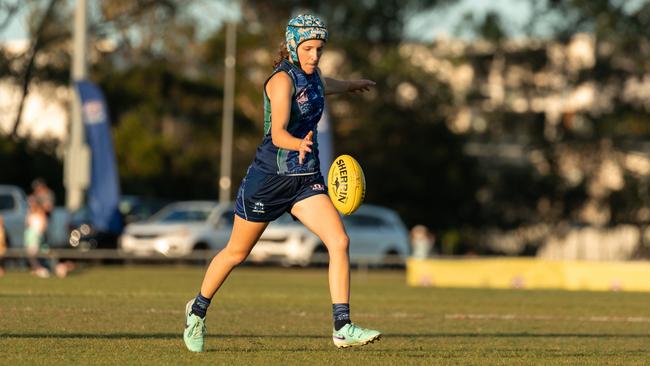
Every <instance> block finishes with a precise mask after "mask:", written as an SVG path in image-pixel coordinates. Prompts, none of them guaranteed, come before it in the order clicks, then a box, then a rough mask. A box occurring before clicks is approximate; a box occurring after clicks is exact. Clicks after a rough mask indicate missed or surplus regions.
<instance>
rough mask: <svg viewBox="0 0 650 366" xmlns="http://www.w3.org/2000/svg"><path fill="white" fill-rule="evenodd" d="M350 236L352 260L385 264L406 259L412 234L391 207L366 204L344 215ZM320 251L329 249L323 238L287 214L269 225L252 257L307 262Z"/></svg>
mask: <svg viewBox="0 0 650 366" xmlns="http://www.w3.org/2000/svg"><path fill="white" fill-rule="evenodd" d="M342 218H343V223H344V224H345V230H346V232H347V233H348V236H349V237H350V260H351V261H352V262H353V263H354V262H364V263H367V264H373V265H377V264H383V263H385V259H386V258H387V257H389V256H396V257H397V258H398V259H400V260H404V259H405V258H406V257H407V256H408V254H409V250H410V249H409V248H410V245H409V236H408V231H407V229H406V227H405V226H404V223H403V222H402V220H401V219H400V217H399V215H398V214H397V213H396V212H395V211H393V210H391V209H388V208H385V207H380V206H375V205H369V204H365V205H363V206H361V207H360V208H359V209H358V210H357V211H356V212H355V213H354V214H352V215H351V216H343V217H342ZM318 253H327V249H326V248H325V246H324V245H323V243H322V242H321V240H320V239H319V238H318V237H317V236H316V235H314V234H313V233H312V232H311V231H309V230H308V229H307V228H306V227H305V226H303V225H302V224H301V223H300V222H298V221H294V220H293V219H292V218H291V216H290V215H288V214H286V215H283V216H282V217H280V218H279V219H278V220H276V221H275V222H273V223H271V224H270V225H269V227H268V228H267V229H266V231H265V232H264V234H262V237H261V238H260V240H259V241H258V243H257V245H256V246H255V247H254V248H253V250H252V252H251V254H250V257H249V258H250V260H251V261H254V262H262V261H265V260H279V261H280V262H281V263H283V264H285V265H300V266H306V265H308V264H309V263H311V262H312V258H314V257H315V255H317V254H318Z"/></svg>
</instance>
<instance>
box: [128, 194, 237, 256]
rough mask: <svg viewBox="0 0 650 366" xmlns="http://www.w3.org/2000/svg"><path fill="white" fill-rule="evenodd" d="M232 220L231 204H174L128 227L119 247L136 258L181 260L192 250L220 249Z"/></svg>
mask: <svg viewBox="0 0 650 366" xmlns="http://www.w3.org/2000/svg"><path fill="white" fill-rule="evenodd" d="M233 220H234V213H233V207H232V205H231V204H228V205H219V204H217V203H216V202H214V201H182V202H175V203H171V204H169V205H167V206H165V207H163V208H162V209H161V210H160V211H159V212H157V213H156V214H154V215H153V216H151V217H150V218H149V219H148V220H146V221H140V222H135V223H132V224H129V225H127V226H126V227H125V228H124V232H123V233H122V235H121V236H120V238H119V247H120V249H121V250H122V251H123V252H124V253H130V254H134V255H137V256H149V255H151V254H156V253H160V254H163V255H165V256H168V257H183V256H186V255H188V254H190V253H192V251H193V250H203V249H212V250H219V249H222V248H223V247H225V246H226V244H227V243H228V238H229V237H230V232H231V230H232V224H233Z"/></svg>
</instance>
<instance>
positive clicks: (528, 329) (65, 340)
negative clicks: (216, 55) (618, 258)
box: [0, 266, 650, 365]
mask: <svg viewBox="0 0 650 366" xmlns="http://www.w3.org/2000/svg"><path fill="white" fill-rule="evenodd" d="M202 275H203V270H202V269H201V268H199V267H178V266H142V267H93V268H87V269H84V270H82V271H79V272H77V273H74V274H73V275H71V276H69V277H68V278H65V279H58V278H52V279H47V280H45V279H39V278H36V277H33V276H30V275H29V274H27V273H25V272H9V273H7V275H5V276H4V277H2V278H0V364H3V365H55V364H60V365H77V364H113V365H115V364H118V365H134V364H156V365H159V364H164V365H178V364H212V365H231V364H254V365H274V364H283V365H312V364H329V365H368V364H382V365H408V364H417V365H425V364H426V365H429V364H454V365H456V364H467V365H499V364H516V365H528V364H552V365H578V364H580V365H583V364H594V365H595V364H598V365H602V364H610V365H622V364H632V365H633V364H638V365H642V364H648V363H650V294H646V293H588V292H562V291H525V290H512V291H499V290H468V289H434V288H409V287H407V286H406V285H405V278H404V273H402V272H401V271H370V272H367V273H359V272H356V271H355V272H353V277H352V279H353V292H352V303H351V305H352V317H353V319H354V320H355V321H356V322H357V323H359V324H361V325H364V326H368V327H374V328H377V329H380V330H382V331H383V332H384V338H383V339H382V340H381V341H380V342H378V343H374V344H371V345H368V346H365V347H361V348H357V349H346V350H338V349H336V348H335V347H334V346H333V345H332V341H331V338H330V335H331V305H330V302H329V295H328V287H327V272H326V270H325V269H308V270H305V269H274V268H257V267H243V268H239V269H237V270H235V272H234V273H233V275H232V276H231V277H230V279H229V281H228V282H227V283H226V285H225V286H224V287H223V288H222V290H221V291H220V293H219V294H218V295H217V297H216V298H215V300H213V305H212V307H211V309H210V312H209V314H208V321H207V324H208V332H209V336H208V338H207V341H206V343H207V344H206V348H207V352H205V353H203V354H192V353H190V352H188V351H186V350H185V348H184V345H183V341H182V336H181V335H182V329H183V324H184V317H183V307H184V305H185V302H186V301H187V300H188V299H189V298H191V297H193V296H194V295H195V293H196V292H197V290H198V286H199V284H200V281H201V278H202Z"/></svg>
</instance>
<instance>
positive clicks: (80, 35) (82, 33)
mask: <svg viewBox="0 0 650 366" xmlns="http://www.w3.org/2000/svg"><path fill="white" fill-rule="evenodd" d="M86 8H87V5H86V0H77V3H76V8H75V16H74V48H73V56H72V71H71V75H70V76H71V82H70V84H71V85H70V90H71V95H72V98H71V99H72V101H71V110H70V117H71V118H70V134H69V142H68V149H67V151H66V154H65V164H64V171H63V173H64V183H65V187H66V207H67V209H68V210H69V211H71V212H72V211H74V210H77V209H78V208H80V207H81V206H82V205H83V203H84V192H85V189H86V188H87V187H88V183H89V181H90V173H89V170H90V169H89V164H90V153H89V150H88V146H87V145H86V143H85V139H84V126H83V120H82V110H81V101H80V100H79V95H78V93H77V91H76V90H77V88H76V86H75V82H76V81H80V80H84V79H86V74H87V67H86V42H87V40H86V32H87V26H86Z"/></svg>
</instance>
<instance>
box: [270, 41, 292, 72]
mask: <svg viewBox="0 0 650 366" xmlns="http://www.w3.org/2000/svg"><path fill="white" fill-rule="evenodd" d="M288 59H289V50H287V42H286V41H285V42H282V43H281V44H280V49H279V50H278V56H277V57H276V59H275V60H273V68H274V69H275V68H276V67H278V65H280V63H281V62H282V60H288Z"/></svg>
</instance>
